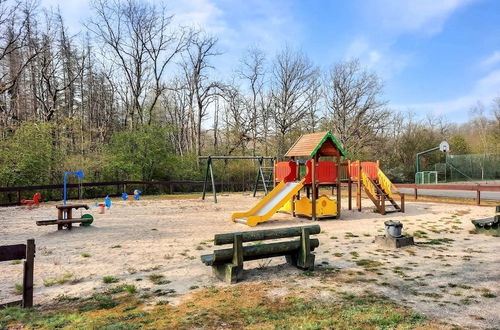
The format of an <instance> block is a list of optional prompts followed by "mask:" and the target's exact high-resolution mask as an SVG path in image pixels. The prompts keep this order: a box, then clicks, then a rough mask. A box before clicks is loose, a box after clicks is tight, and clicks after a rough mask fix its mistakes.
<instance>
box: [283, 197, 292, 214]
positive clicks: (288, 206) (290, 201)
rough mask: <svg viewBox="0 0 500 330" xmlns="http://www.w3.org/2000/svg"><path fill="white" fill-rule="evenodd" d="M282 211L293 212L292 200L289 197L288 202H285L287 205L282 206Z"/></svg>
mask: <svg viewBox="0 0 500 330" xmlns="http://www.w3.org/2000/svg"><path fill="white" fill-rule="evenodd" d="M280 211H281V212H288V213H292V200H291V199H289V200H288V202H286V203H285V205H283V206H282V207H281V208H280Z"/></svg>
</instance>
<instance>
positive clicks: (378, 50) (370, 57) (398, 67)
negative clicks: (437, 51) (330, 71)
mask: <svg viewBox="0 0 500 330" xmlns="http://www.w3.org/2000/svg"><path fill="white" fill-rule="evenodd" d="M344 58H345V59H352V58H358V59H359V60H360V62H361V64H362V65H364V66H366V67H367V68H368V69H370V70H374V71H376V72H377V73H378V74H379V75H380V76H382V78H384V79H388V78H391V77H392V76H394V75H397V74H398V73H400V72H401V71H403V70H404V68H405V67H406V66H407V65H408V64H409V63H410V61H411V58H412V55H411V54H409V53H396V52H394V51H392V50H391V44H383V43H378V44H377V45H373V44H372V43H370V42H369V41H368V40H367V39H366V38H365V37H357V38H355V39H354V40H353V41H352V42H351V44H350V45H349V46H348V47H347V50H346V52H345V56H344Z"/></svg>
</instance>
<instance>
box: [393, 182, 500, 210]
mask: <svg viewBox="0 0 500 330" xmlns="http://www.w3.org/2000/svg"><path fill="white" fill-rule="evenodd" d="M395 186H396V187H397V188H409V189H413V197H414V198H415V200H418V196H419V195H418V190H419V189H421V190H422V189H424V190H448V191H457V190H458V191H460V190H461V191H475V192H476V198H475V199H476V205H481V192H482V191H491V192H500V185H481V184H413V183H409V184H401V183H400V184H396V185H395ZM450 197H451V198H453V196H450ZM458 198H460V197H458Z"/></svg>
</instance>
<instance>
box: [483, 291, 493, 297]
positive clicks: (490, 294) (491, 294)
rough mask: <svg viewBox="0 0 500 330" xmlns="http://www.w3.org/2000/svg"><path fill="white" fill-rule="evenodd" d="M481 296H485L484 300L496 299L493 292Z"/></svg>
mask: <svg viewBox="0 0 500 330" xmlns="http://www.w3.org/2000/svg"><path fill="white" fill-rule="evenodd" d="M481 296H483V297H484V298H496V295H494V294H493V293H491V292H485V293H483V294H482V295H481Z"/></svg>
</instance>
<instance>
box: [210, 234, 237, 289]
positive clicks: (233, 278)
mask: <svg viewBox="0 0 500 330" xmlns="http://www.w3.org/2000/svg"><path fill="white" fill-rule="evenodd" d="M212 270H213V273H214V275H215V276H217V278H219V279H220V280H222V281H226V282H227V283H228V284H234V283H236V282H238V280H241V279H242V278H243V237H242V236H241V234H235V235H234V241H233V261H232V263H230V264H224V265H218V266H212Z"/></svg>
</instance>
